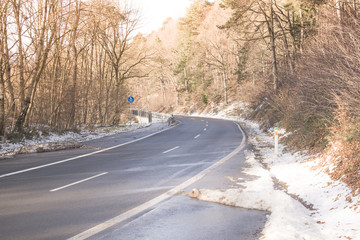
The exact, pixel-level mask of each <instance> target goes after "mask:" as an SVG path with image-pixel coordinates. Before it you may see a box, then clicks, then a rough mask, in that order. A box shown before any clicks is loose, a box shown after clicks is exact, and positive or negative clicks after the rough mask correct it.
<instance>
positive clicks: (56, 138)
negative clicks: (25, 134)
mask: <svg viewBox="0 0 360 240" xmlns="http://www.w3.org/2000/svg"><path fill="white" fill-rule="evenodd" d="M166 120H167V119H166V118H163V119H160V118H153V122H152V123H148V124H126V125H119V126H110V127H97V128H96V129H95V130H94V131H90V130H88V129H83V130H81V131H80V132H79V133H75V132H66V133H64V134H57V133H54V132H50V133H48V134H46V135H45V134H42V133H41V132H40V137H39V138H37V139H35V140H27V139H25V140H24V141H22V142H19V143H5V144H1V145H0V146H1V148H0V159H1V156H2V157H9V156H12V155H15V154H17V153H33V152H37V151H38V149H39V148H49V146H48V144H49V143H63V144H64V146H65V147H66V148H68V147H67V146H69V148H71V146H70V145H71V144H73V145H79V144H78V143H79V142H84V141H88V140H93V139H99V138H102V137H106V136H109V135H113V134H118V133H123V132H128V131H134V130H138V129H142V128H149V127H152V128H163V127H165V125H166Z"/></svg>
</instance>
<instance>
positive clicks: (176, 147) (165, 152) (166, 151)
mask: <svg viewBox="0 0 360 240" xmlns="http://www.w3.org/2000/svg"><path fill="white" fill-rule="evenodd" d="M178 148H180V146H177V147H174V148H172V149H169V150H167V151H165V152H163V154H165V153H168V152H171V151H174V150H176V149H178Z"/></svg>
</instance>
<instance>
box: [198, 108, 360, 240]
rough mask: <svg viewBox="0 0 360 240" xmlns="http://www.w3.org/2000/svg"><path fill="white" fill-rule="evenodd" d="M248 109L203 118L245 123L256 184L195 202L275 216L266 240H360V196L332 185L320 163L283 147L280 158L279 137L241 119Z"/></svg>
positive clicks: (203, 195)
mask: <svg viewBox="0 0 360 240" xmlns="http://www.w3.org/2000/svg"><path fill="white" fill-rule="evenodd" d="M243 108H244V106H243V105H241V104H233V105H232V106H230V107H228V108H225V109H223V110H220V109H221V108H220V109H217V110H215V111H213V112H212V113H210V114H207V115H201V116H207V117H214V118H223V119H231V120H235V121H239V122H241V124H242V125H243V126H244V127H245V128H246V129H247V134H248V137H249V141H250V143H252V144H253V146H254V149H255V151H254V152H252V151H247V152H246V161H247V163H248V165H249V166H250V167H249V168H247V169H246V170H245V172H246V173H247V174H249V175H251V176H256V178H251V179H255V180H251V181H247V182H245V183H244V182H243V181H242V180H243V179H237V182H238V185H239V188H232V189H225V190H224V189H200V190H199V192H198V193H197V194H196V196H195V197H196V198H198V199H200V200H203V201H211V202H218V203H222V204H226V205H231V206H237V207H244V208H252V209H260V210H268V211H270V212H271V215H270V216H269V219H268V221H267V223H266V225H265V228H264V230H263V234H264V237H263V238H261V239H274V240H282V239H286V240H291V239H299V240H300V239H316V240H317V239H327V240H328V239H360V209H356V206H359V203H360V196H359V195H358V196H356V197H352V196H351V190H350V189H349V188H348V187H347V186H346V185H345V184H343V183H341V182H338V181H333V180H331V179H330V177H329V176H328V175H327V174H326V173H324V171H323V169H321V168H319V167H317V166H318V164H317V160H312V161H309V160H308V158H309V157H308V156H306V155H302V154H300V153H296V154H291V153H285V152H284V151H283V150H284V146H283V145H282V144H279V156H275V153H274V140H273V137H272V136H269V135H267V134H265V133H263V132H262V131H261V130H260V128H259V126H258V125H257V124H256V123H254V122H251V121H246V120H244V119H241V118H238V117H236V116H235V115H237V114H238V112H239V109H243ZM280 133H281V134H285V132H284V131H282V132H281V131H280Z"/></svg>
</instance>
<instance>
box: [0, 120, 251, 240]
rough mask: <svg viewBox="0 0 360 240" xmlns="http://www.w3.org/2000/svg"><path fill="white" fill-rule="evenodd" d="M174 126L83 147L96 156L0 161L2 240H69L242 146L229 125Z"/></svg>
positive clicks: (197, 123) (210, 122)
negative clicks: (149, 133) (142, 134)
mask: <svg viewBox="0 0 360 240" xmlns="http://www.w3.org/2000/svg"><path fill="white" fill-rule="evenodd" d="M177 119H178V120H180V122H181V123H180V124H179V125H177V126H175V127H173V128H170V129H167V130H165V131H162V132H158V133H155V134H154V133H152V134H151V135H150V136H147V137H144V136H140V137H139V136H135V135H134V136H132V135H131V133H127V134H117V135H114V136H111V137H108V138H105V139H100V140H96V141H91V142H87V143H85V144H86V145H88V146H91V147H97V148H98V149H99V148H100V147H101V150H100V151H95V150H92V149H91V148H86V149H85V148H84V149H76V150H71V151H60V152H51V153H41V154H29V155H19V156H17V157H15V158H14V159H8V160H0V239H3V240H4V239H18V240H21V239H26V240H30V239H68V238H71V237H74V236H76V235H78V234H80V233H82V232H84V231H86V230H88V229H91V228H93V227H94V226H97V225H99V224H101V223H104V222H106V221H107V220H109V219H114V218H116V217H117V216H121V215H122V214H124V213H126V212H129V211H132V210H133V209H135V208H137V207H138V206H141V205H142V204H144V203H147V202H149V201H151V200H153V199H155V198H157V197H159V196H162V195H164V193H166V192H168V191H169V190H171V189H173V188H174V187H177V186H179V185H180V184H182V183H184V182H186V181H187V180H188V179H191V178H192V177H194V176H196V175H197V174H199V173H200V172H202V171H203V170H205V169H207V168H209V167H210V166H211V165H213V164H214V163H216V162H218V161H219V160H220V159H223V158H224V157H226V156H228V155H229V154H230V153H231V152H233V151H234V150H235V149H237V148H238V147H239V146H240V144H241V142H242V141H243V137H244V136H243V135H242V132H241V131H240V129H239V126H238V125H237V124H235V123H234V122H230V121H221V120H212V119H202V118H186V117H177ZM126 143H127V144H126ZM143 210H146V209H143ZM129 217H134V216H130V215H129Z"/></svg>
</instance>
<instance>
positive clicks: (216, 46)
mask: <svg viewBox="0 0 360 240" xmlns="http://www.w3.org/2000/svg"><path fill="white" fill-rule="evenodd" d="M359 23H360V20H359V2H358V1H310V0H309V1H276V0H269V1H246V0H241V1H240V0H223V1H215V2H214V3H210V2H208V1H201V0H198V1H194V3H193V5H192V6H191V7H190V8H189V9H188V12H187V15H186V16H185V17H184V18H182V19H180V20H179V21H178V23H177V31H176V32H174V20H171V19H170V20H168V21H166V22H164V25H163V28H162V29H160V30H159V31H157V32H154V33H152V34H151V35H149V36H147V37H146V39H145V40H144V41H146V42H147V45H148V46H149V48H150V49H152V50H153V51H154V58H155V59H157V60H156V61H155V62H157V63H158V64H155V65H156V67H155V68H153V71H151V72H152V73H150V75H149V77H148V79H147V81H148V84H149V83H151V85H152V86H153V88H151V89H152V91H153V92H152V93H151V94H149V95H148V96H149V98H148V99H146V101H145V102H147V103H146V104H147V106H148V107H149V108H151V109H155V110H158V111H169V112H173V111H175V112H188V113H190V112H206V111H208V110H209V109H210V108H211V105H220V104H222V105H226V104H229V103H231V102H236V101H241V102H244V103H247V104H248V106H249V107H250V109H252V110H251V112H250V114H249V116H248V117H250V118H252V119H256V120H258V121H260V122H261V123H262V127H263V129H264V130H266V129H268V128H271V127H274V126H280V127H282V128H285V129H286V130H287V131H288V132H291V134H289V135H288V136H287V137H286V140H284V141H286V143H287V144H288V146H289V149H292V150H309V153H322V154H323V158H324V159H326V161H325V160H324V165H327V166H331V169H330V168H329V173H330V174H331V175H332V177H333V178H334V179H341V180H343V181H345V182H346V183H348V184H349V185H350V186H352V187H353V190H354V192H353V193H354V194H358V193H359V187H360V175H359V170H360V159H359V156H360V135H359V131H360V130H359V129H360V128H359V127H360V125H359V123H360V122H359V117H360V114H359V110H358V109H359V107H358V106H359V99H360V98H359V89H360V88H359V87H360V85H359V83H360V72H359V59H360V58H359V54H360V51H359V48H358V44H357V43H358V42H359V40H360V35H359V31H358V27H359ZM156 89H157V90H156ZM160 99H162V100H160ZM145 102H143V103H142V104H145ZM153 102H156V103H157V104H155V105H154V104H152V103H153Z"/></svg>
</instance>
